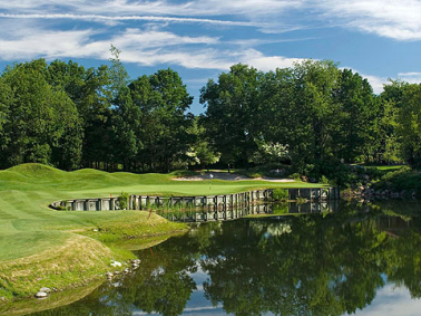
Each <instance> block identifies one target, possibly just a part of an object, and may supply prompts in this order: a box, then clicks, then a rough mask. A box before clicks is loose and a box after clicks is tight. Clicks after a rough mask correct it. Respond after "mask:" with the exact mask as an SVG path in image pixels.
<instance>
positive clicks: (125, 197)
mask: <svg viewBox="0 0 421 316" xmlns="http://www.w3.org/2000/svg"><path fill="white" fill-rule="evenodd" d="M118 204H119V205H120V210H126V209H127V205H128V204H129V193H127V192H121V194H120V195H119V197H118Z"/></svg>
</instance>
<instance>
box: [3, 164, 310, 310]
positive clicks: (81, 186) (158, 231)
mask: <svg viewBox="0 0 421 316" xmlns="http://www.w3.org/2000/svg"><path fill="white" fill-rule="evenodd" d="M173 177H174V175H171V174H170V175H163V174H145V175H135V174H129V173H112V174H110V173H105V172H101V171H97V170H89V169H86V170H79V171H75V172H64V171H60V170H57V169H54V168H51V167H47V166H43V165H39V164H26V165H21V166H17V167H14V168H10V169H8V170H4V171H0V271H1V272H0V297H2V296H3V297H5V298H7V299H10V298H16V297H26V296H32V295H33V294H34V293H35V292H36V291H37V290H38V289H39V288H40V287H43V286H47V287H55V288H58V289H62V288H67V287H72V286H79V285H81V284H84V283H86V282H88V281H91V280H93V279H96V278H100V277H103V274H104V272H105V271H107V270H109V269H110V262H111V261H112V260H117V261H119V260H120V261H124V260H126V259H128V258H129V257H130V256H131V253H130V252H128V251H122V250H117V248H116V247H112V246H107V245H109V244H110V243H113V244H115V243H116V242H117V241H119V240H131V248H140V247H141V245H139V244H141V243H142V242H141V241H139V242H134V241H133V240H136V239H139V238H145V242H150V239H151V238H152V239H153V238H154V237H157V236H159V235H166V234H172V233H176V232H179V231H182V230H186V226H185V225H184V224H177V223H169V222H167V221H166V220H164V219H162V218H161V217H159V216H157V215H155V214H148V213H146V212H135V211H115V212H66V211H53V210H51V209H49V208H48V205H49V203H51V202H52V201H56V200H65V199H74V198H89V197H107V196H110V194H111V195H113V196H117V195H119V194H120V193H121V192H122V191H125V192H128V193H129V194H145V193H149V194H152V193H153V194H175V195H205V194H224V193H236V192H242V191H247V190H251V189H259V188H276V187H282V188H291V187H317V186H318V185H310V184H307V183H302V182H295V183H268V182H260V181H241V182H228V181H217V180H213V181H203V182H194V183H193V182H179V181H173V180H172V178H173ZM96 230H98V231H96ZM0 302H1V301H0Z"/></svg>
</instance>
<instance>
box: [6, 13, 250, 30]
mask: <svg viewBox="0 0 421 316" xmlns="http://www.w3.org/2000/svg"><path fill="white" fill-rule="evenodd" d="M0 18H8V19H45V20H62V19H68V20H84V21H95V22H101V21H105V22H108V21H152V22H174V23H203V24H215V25H226V26H249V27H251V26H257V25H256V24H255V23H252V22H242V21H228V20H214V19H197V18H176V17H167V16H139V15H127V16H120V15H117V16H107V15H97V14H68V13H67V14H8V13H0Z"/></svg>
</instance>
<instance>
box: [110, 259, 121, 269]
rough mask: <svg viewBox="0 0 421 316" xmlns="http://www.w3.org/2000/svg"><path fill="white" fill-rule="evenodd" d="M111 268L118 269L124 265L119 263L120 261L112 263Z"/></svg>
mask: <svg viewBox="0 0 421 316" xmlns="http://www.w3.org/2000/svg"><path fill="white" fill-rule="evenodd" d="M111 266H112V267H114V268H116V267H121V266H122V264H121V262H118V261H111Z"/></svg>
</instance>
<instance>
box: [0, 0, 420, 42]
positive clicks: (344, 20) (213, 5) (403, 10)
mask: <svg viewBox="0 0 421 316" xmlns="http://www.w3.org/2000/svg"><path fill="white" fill-rule="evenodd" d="M0 10H2V11H3V12H2V14H3V15H2V16H3V17H7V16H8V17H9V18H11V17H14V18H32V19H34V18H39V19H57V18H60V17H61V18H66V19H81V20H89V21H102V22H110V21H129V20H145V21H158V22H168V21H169V22H177V23H207V24H214V25H217V24H219V25H225V26H255V27H258V28H260V29H261V30H262V31H264V32H284V31H285V30H287V31H291V30H297V29H301V28H311V27H316V26H317V27H332V26H333V27H337V26H339V27H344V28H347V29H351V30H359V31H361V32H366V33H373V34H376V35H378V36H382V37H387V38H392V39H396V40H421V1H420V0H347V1H338V0H195V1H189V0H185V2H178V3H175V2H172V1H169V0H158V1H146V0H139V1H129V0H108V1H103V0H90V1H82V0H69V1H65V2H63V1H61V0H14V1H0ZM45 12H52V14H46V13H45ZM233 16H235V17H236V19H238V18H241V19H242V20H243V21H236V19H228V20H227V19H224V18H221V17H233ZM207 17H218V19H209V18H207Z"/></svg>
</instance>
